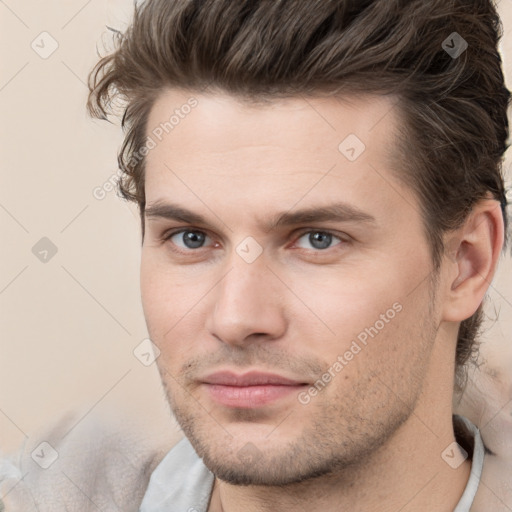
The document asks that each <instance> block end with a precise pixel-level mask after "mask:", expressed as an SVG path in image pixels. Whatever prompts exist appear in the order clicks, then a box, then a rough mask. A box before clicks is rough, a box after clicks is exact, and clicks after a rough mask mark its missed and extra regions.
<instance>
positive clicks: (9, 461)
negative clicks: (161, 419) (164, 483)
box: [0, 413, 169, 512]
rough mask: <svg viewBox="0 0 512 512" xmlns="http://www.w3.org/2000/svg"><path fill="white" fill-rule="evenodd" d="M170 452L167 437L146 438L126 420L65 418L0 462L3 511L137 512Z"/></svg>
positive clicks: (0, 507) (70, 416)
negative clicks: (161, 462)
mask: <svg viewBox="0 0 512 512" xmlns="http://www.w3.org/2000/svg"><path fill="white" fill-rule="evenodd" d="M168 450H169V439H167V438H165V439H164V438H161V439H155V438H154V437H152V436H147V435H145V433H144V431H143V430H141V428H140V427H139V426H137V425H136V423H135V422H130V421H129V419H127V418H119V419H113V418H108V419H107V418H101V419H100V418H97V417H92V416H91V417H83V416H82V415H81V414H80V413H73V414H68V415H66V416H64V417H62V418H61V419H60V420H59V421H58V422H56V423H55V424H53V425H52V426H50V427H49V428H47V429H44V430H43V431H41V432H39V433H37V435H34V436H31V437H30V438H29V439H28V440H27V441H26V442H25V443H24V445H23V446H22V448H21V449H20V450H19V451H18V452H17V453H15V454H13V455H11V456H9V457H3V458H2V459H1V460H0V496H1V497H2V499H3V502H4V505H3V506H4V509H5V511H6V512H32V511H34V512H50V511H51V512H59V511H61V510H62V511H63V512H64V511H68V512H74V511H77V512H78V511H80V512H85V511H89V510H98V509H99V510H102V511H103V512H110V511H112V512H114V511H115V512H118V511H119V510H123V512H130V511H137V510H138V508H139V505H140V503H141V501H142V498H143V496H144V493H145V491H146V488H147V485H148V482H149V478H150V476H151V473H152V472H153V470H154V469H155V467H156V466H157V465H158V464H159V463H160V461H161V460H162V458H163V457H164V455H165V454H166V453H167V451H168ZM0 512H2V506H1V505H0Z"/></svg>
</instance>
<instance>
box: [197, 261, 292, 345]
mask: <svg viewBox="0 0 512 512" xmlns="http://www.w3.org/2000/svg"><path fill="white" fill-rule="evenodd" d="M230 269H231V270H230V271H229V272H228V273H227V275H225V276H224V278H223V279H222V280H221V282H220V283H219V284H218V286H216V287H215V293H214V294H213V296H212V303H213V306H212V308H211V310H210V312H209V314H208V317H207V321H206V328H207V330H208V331H209V332H210V333H211V334H212V335H214V336H215V337H216V338H218V339H219V340H221V341H222V342H224V343H227V344H230V345H236V346H243V345H246V344H247V343H251V342H254V341H256V340H259V341H263V340H266V341H270V340H273V339H277V338H280V337H281V336H283V334H284V333H285V331H286V326H287V322H286V317H285V311H284V300H283V289H282V286H281V287H280V283H279V280H278V279H277V278H276V277H275V275H274V274H273V273H272V272H271V271H270V270H269V269H268V268H267V266H266V264H265V262H264V260H263V258H262V257H260V258H259V259H258V260H257V261H256V262H253V263H251V264H249V263H246V262H245V261H244V260H243V259H242V258H240V257H239V256H238V255H237V254H235V255H234V257H233V258H232V265H231V266H230Z"/></svg>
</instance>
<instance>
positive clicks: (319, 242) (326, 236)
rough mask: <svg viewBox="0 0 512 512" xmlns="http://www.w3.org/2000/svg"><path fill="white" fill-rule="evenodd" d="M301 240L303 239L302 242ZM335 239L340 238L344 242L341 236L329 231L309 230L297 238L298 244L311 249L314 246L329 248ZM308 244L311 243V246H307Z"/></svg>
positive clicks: (315, 247)
mask: <svg viewBox="0 0 512 512" xmlns="http://www.w3.org/2000/svg"><path fill="white" fill-rule="evenodd" d="M301 240H302V241H303V242H302V243H301ZM333 240H338V241H339V242H340V243H341V242H343V240H342V239H341V238H340V237H338V236H336V235H333V234H332V233H329V232H327V231H309V232H308V233H304V234H303V235H302V236H301V237H300V238H299V239H298V240H297V245H298V246H299V247H302V248H303V249H310V248H311V247H313V249H318V250H325V249H329V248H330V247H331V246H332V245H333V244H332V242H333ZM307 244H310V247H307ZM335 245H338V244H335Z"/></svg>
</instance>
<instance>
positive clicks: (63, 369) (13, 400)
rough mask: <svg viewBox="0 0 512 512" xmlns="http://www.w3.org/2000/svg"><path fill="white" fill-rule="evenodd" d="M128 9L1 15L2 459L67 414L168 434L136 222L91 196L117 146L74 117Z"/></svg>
mask: <svg viewBox="0 0 512 512" xmlns="http://www.w3.org/2000/svg"><path fill="white" fill-rule="evenodd" d="M130 8H131V2H130V1H121V0H118V1H107V2H101V1H100V0H89V1H87V0H73V1H67V2H62V1H61V2H58V1H56V0H46V1H45V2H43V3H41V2H39V1H35V0H26V1H23V2H21V1H19V0H5V1H0V40H1V44H2V46H1V47H2V58H1V61H0V62H1V63H0V119H1V133H0V158H1V162H2V187H1V189H0V225H1V229H2V233H3V235H2V241H3V248H2V252H1V254H2V256H1V265H0V308H1V309H0V311H1V313H0V315H1V316H0V318H1V325H2V332H1V336H2V338H1V347H0V450H12V449H13V448H14V447H16V446H18V445H20V443H22V442H24V441H26V440H27V439H30V438H31V436H34V435H36V434H35V433H36V432H37V431H38V429H39V428H40V427H41V426H42V425H45V424H48V423H51V422H52V421H54V420H55V419H57V418H58V417H59V416H61V415H62V414H63V413H64V412H65V411H68V410H73V409H79V410H80V411H81V413H80V414H81V415H84V416H85V415H101V414H103V413H106V412H107V411H112V410H114V411H126V412H127V413H128V414H130V415H132V416H134V417H138V418H141V419H142V421H143V422H144V423H145V425H146V426H147V428H148V434H152V433H157V432H162V431H165V430H166V429H167V430H168V431H169V432H171V431H172V432H175V430H174V428H175V427H174V426H173V423H172V421H171V420H170V419H169V413H168V410H167V406H166V404H165V401H164V399H163V392H162V390H161V387H160V384H159V378H158V374H157V371H156V368H155V366H154V365H152V366H149V367H146V366H144V365H143V364H141V363H140V362H139V360H137V359H136V358H135V356H134V354H133V350H134V348H135V347H136V346H137V345H138V344H139V343H141V341H142V340H143V339H144V338H146V336H147V333H146V328H145V323H144V318H143V315H142V309H141V306H140V298H139V281H138V266H139V250H140V247H139V243H140V242H139V239H140V230H139V220H138V214H137V211H136V209H135V207H133V206H131V205H128V204H127V203H125V202H123V201H121V200H120V199H119V198H118V197H117V196H116V193H115V192H114V191H110V192H108V193H106V197H105V198H104V199H102V200H98V199H96V198H95V197H94V195H93V191H94V190H95V189H96V188H97V187H102V186H103V185H104V184H107V185H106V187H105V188H106V189H108V188H109V186H108V183H109V180H110V179H112V177H113V176H114V175H115V173H116V153H117V149H118V146H119V144H120V142H121V133H120V130H119V128H118V127H117V126H113V125H108V124H106V123H101V122H98V121H92V120H90V119H88V118H87V117H86V113H85V108H84V105H85V100H86V95H87V88H86V86H85V82H86V77H87V74H88V71H89V70H90V69H91V67H92V66H93V64H94V63H95V62H96V59H97V56H96V46H97V45H100V44H101V40H102V37H103V35H104V33H105V31H106V29H105V25H107V24H108V25H110V26H113V27H116V28H122V27H123V26H124V24H125V22H126V20H127V19H128V18H129V13H130ZM500 10H501V12H502V15H503V20H504V26H505V32H506V38H505V41H504V43H503V54H504V58H505V62H506V71H507V76H508V80H507V82H508V84H509V87H510V85H512V2H510V1H507V0H502V1H501V5H500ZM42 32H48V33H49V34H50V36H48V35H43V36H41V35H40V34H41V33H42ZM52 38H53V40H55V41H56V42H57V43H58V48H57V50H56V51H55V52H54V53H53V54H52V55H51V56H49V57H48V58H46V59H43V58H42V57H41V56H40V55H39V54H38V53H36V51H34V49H33V48H32V47H31V44H32V43H33V41H35V42H34V46H35V48H37V51H39V52H40V53H43V54H44V52H45V51H49V49H51V45H52V44H55V43H53V41H52ZM509 158H510V155H509ZM507 168H508V165H507ZM509 176H510V172H509ZM508 185H509V186H510V177H509V182H508ZM43 237H47V238H49V239H50V240H51V241H52V243H53V244H54V245H55V246H56V247H57V249H58V252H57V253H56V254H55V256H53V257H52V258H51V259H49V261H48V262H46V263H43V262H41V261H40V260H39V259H38V258H36V256H35V255H34V254H33V253H32V248H33V247H34V245H35V244H36V243H37V242H38V241H39V240H40V239H41V238H43ZM511 270H512V263H511V260H510V258H508V259H506V260H505V259H504V261H503V262H502V266H501V268H500V272H499V275H498V276H497V278H496V279H495V281H494V283H493V285H492V287H491V290H490V294H489V295H490V299H491V300H490V305H491V307H490V309H489V311H490V312H491V315H494V312H493V311H494V309H496V310H500V320H499V321H498V322H496V323H494V325H492V327H490V330H489V331H488V332H487V333H486V336H485V339H486V340H487V341H486V344H485V345H484V347H483V355H484V356H485V358H486V359H488V360H489V361H490V363H489V364H490V365H491V366H492V367H495V368H498V369H500V371H501V372H502V374H503V375H504V374H507V375H508V377H507V379H508V380H507V381H506V383H505V384H506V386H508V393H509V395H508V398H507V399H506V400H509V399H510V398H512V392H511V391H510V390H511V389H512V382H511V378H510V375H511V374H512V372H511V370H510V369H511V361H512V349H511V345H512V341H511V340H512V336H511V334H512V272H511ZM503 396H507V395H506V393H505V395H503ZM500 400H501V402H500V404H499V406H500V407H501V405H503V406H505V405H506V401H505V399H503V398H502V396H501V395H500ZM498 412H499V411H498V410H496V413H498ZM172 435H174V433H173V434H172Z"/></svg>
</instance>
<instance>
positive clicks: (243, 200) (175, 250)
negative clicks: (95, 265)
mask: <svg viewBox="0 0 512 512" xmlns="http://www.w3.org/2000/svg"><path fill="white" fill-rule="evenodd" d="M191 97H194V98H195V99H196V100H197V104H195V101H192V102H191V101H189V100H190V98H191ZM187 102H188V104H192V103H193V104H194V108H187V107H183V105H186V104H187ZM176 109H178V114H180V115H177V116H176V117H175V118H174V120H173V124H172V128H171V127H170V126H171V125H170V124H167V125H165V124H163V123H165V122H166V121H169V118H170V117H171V115H173V114H174V113H175V110H176ZM178 119H179V120H178ZM399 122H400V121H399V119H398V116H397V114H396V112H395V110H394V108H393V104H392V102H391V99H389V98H384V97H364V98H363V97H361V98H359V99H351V100H350V101H348V100H347V99H345V100H344V101H343V102H341V101H339V100H336V99H334V98H331V99H319V98H308V99H307V100H306V99H305V98H294V99H288V100H284V101H279V102H275V103H273V104H269V105H265V106H257V107H256V106H253V107H248V106H243V105H242V104H240V103H239V102H237V101H236V100H235V99H234V98H232V97H230V96H227V95H214V96H206V95H202V94H195V93H192V92H186V91H167V92H165V94H162V96H161V97H160V98H159V100H158V101H157V103H156V104H155V105H154V108H153V109H152V111H151V115H150V119H149V122H148V126H147V134H148V136H150V137H151V138H152V139H153V142H155V143H156V147H154V148H152V149H151V150H150V151H149V154H148V155H147V166H146V178H145V179H146V181H145V185H146V204H147V210H146V214H147V215H146V219H145V229H146V231H145V239H144V245H143V251H142V271H141V286H142V299H143V306H144V312H145V316H146V320H147V324H148V329H149V333H150V336H151V339H152V340H153V342H154V343H155V344H156V345H157V346H158V348H159V350H160V351H161V355H160V357H159V358H158V359H157V364H158V368H159V371H160V374H161V377H162V381H163V384H164V386H165V389H166V392H167V395H168V399H169V402H170V404H171V407H172V409H173V411H174V413H175V414H176V417H177V419H178V421H179V423H180V425H181V427H182V428H183V430H184V432H185V434H186V435H187V437H188V438H189V439H190V441H191V442H192V444H193V446H194V448H195V449H196V451H197V452H198V454H199V455H200V456H201V457H203V459H204V461H205V463H206V465H207V466H208V467H209V468H210V469H211V470H212V471H213V472H214V473H215V474H216V475H217V476H218V477H220V478H221V479H224V480H227V481H230V482H233V483H245V484H250V483H252V484H257V483H259V484H264V485H265V484H266V485H269V484H274V485H275V484H286V483H291V482H297V481H301V480H303V479H305V478H309V477H312V476H315V475H320V474H325V473H328V472H330V471H332V470H335V469H336V468H338V469H340V468H343V467H347V466H348V465H352V464H355V463H363V462H364V461H365V460H366V459H367V457H368V456H369V454H370V453H371V452H372V451H374V450H375V449H376V448H378V447H379V446H381V445H382V444H383V443H385V441H386V440H387V439H389V438H390V436H391V435H392V434H393V433H394V432H395V431H396V430H397V429H398V427H399V426H401V425H402V424H404V422H406V421H407V419H408V418H409V417H410V415H411V413H412V411H413V409H414V406H415V403H416V400H417V398H418V396H419V394H420V392H421V390H422V388H423V385H424V383H425V381H426V379H427V375H429V372H431V369H430V368H429V362H430V355H431V352H432V348H433V345H434V341H435V336H436V335H435V332H436V327H437V325H438V324H439V318H438V316H439V315H438V314H437V313H436V308H435V307H434V306H433V303H432V292H433V289H432V286H431V284H430V282H431V280H430V277H431V270H432V264H431V259H430V252H429V247H428V245H427V241H426V239H425V236H424V232H423V229H422V221H421V219H420V214H419V206H418V201H417V199H416V198H415V196H414V195H413V193H412V192H411V191H410V190H409V189H407V188H406V187H405V186H403V185H402V184H401V183H400V181H398V180H397V178H396V177H395V176H394V174H393V171H394V169H392V168H391V164H390V159H389V158H388V153H389V151H392V150H393V149H394V141H393V131H394V129H395V127H396V126H397V124H398V123H399ZM164 126H165V129H162V127H164ZM166 131H167V132H168V133H165V132H166ZM159 139H162V140H161V141H160V140H159ZM361 141H362V142H363V143H364V145H365V146H366V148H364V147H363V146H362V144H361ZM150 146H154V144H150ZM171 205H172V207H171ZM176 208H179V209H181V211H178V210H176ZM321 209H330V210H329V211H328V212H327V213H328V215H321V212H319V210H321ZM183 210H187V212H189V213H190V214H191V215H192V214H193V215H194V216H195V218H190V216H184V215H183V214H184V213H185V212H184V211H183ZM306 211H307V212H310V213H309V214H306ZM299 212H300V213H301V214H300V215H298V214H299ZM199 217H201V219H199ZM248 462H250V463H248Z"/></svg>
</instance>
